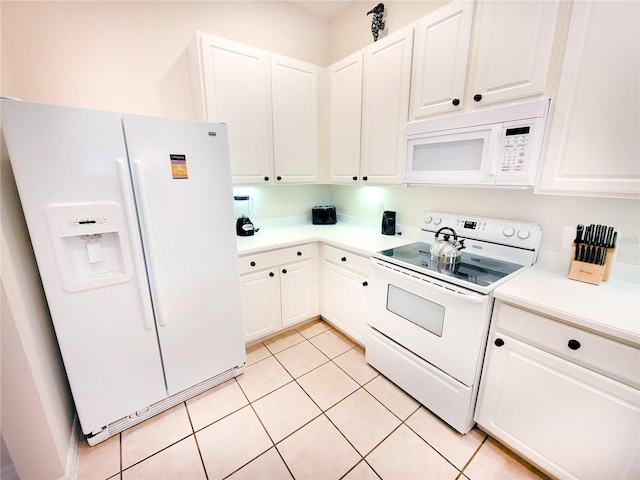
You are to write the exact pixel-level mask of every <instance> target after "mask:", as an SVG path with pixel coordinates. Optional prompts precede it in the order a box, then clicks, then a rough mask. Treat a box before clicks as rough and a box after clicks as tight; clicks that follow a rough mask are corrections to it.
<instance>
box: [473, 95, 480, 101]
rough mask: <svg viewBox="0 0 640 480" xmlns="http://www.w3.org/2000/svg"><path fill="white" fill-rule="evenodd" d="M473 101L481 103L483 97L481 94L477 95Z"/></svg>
mask: <svg viewBox="0 0 640 480" xmlns="http://www.w3.org/2000/svg"><path fill="white" fill-rule="evenodd" d="M473 99H474V100H475V101H476V102H479V101H480V100H482V95H480V94H479V93H476V94H475V95H474V96H473Z"/></svg>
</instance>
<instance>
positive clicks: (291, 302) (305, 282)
mask: <svg viewBox="0 0 640 480" xmlns="http://www.w3.org/2000/svg"><path fill="white" fill-rule="evenodd" d="M280 284H281V297H282V326H283V327H286V326H287V325H291V324H294V323H297V322H301V321H303V320H308V319H309V318H311V317H315V316H317V315H318V313H319V301H318V298H319V295H318V276H317V267H314V262H313V261H312V260H307V261H304V262H296V263H291V264H288V265H284V266H282V267H280Z"/></svg>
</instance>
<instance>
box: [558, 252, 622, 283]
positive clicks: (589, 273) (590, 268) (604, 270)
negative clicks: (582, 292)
mask: <svg viewBox="0 0 640 480" xmlns="http://www.w3.org/2000/svg"><path fill="white" fill-rule="evenodd" d="M575 253H576V244H575V242H574V243H573V244H572V245H571V263H570V264H569V275H568V277H569V278H570V279H571V280H578V281H579V282H585V283H591V284H593V285H600V282H606V281H607V280H609V273H610V272H611V267H612V265H613V262H614V260H615V256H616V249H615V248H607V257H606V259H605V262H604V265H596V264H595V263H588V262H581V261H579V260H574V258H575V256H576V255H575Z"/></svg>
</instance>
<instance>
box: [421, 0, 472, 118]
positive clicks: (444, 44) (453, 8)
mask: <svg viewBox="0 0 640 480" xmlns="http://www.w3.org/2000/svg"><path fill="white" fill-rule="evenodd" d="M472 20H473V2H470V1H455V2H452V3H450V4H448V5H446V6H444V7H442V8H440V9H438V10H436V11H435V12H434V13H432V14H430V15H427V16H426V17H424V18H423V19H422V20H420V21H419V22H418V23H417V24H416V35H415V47H414V53H413V74H412V82H411V109H412V114H413V116H414V117H415V118H420V117H428V116H431V115H437V114H444V113H449V112H455V111H457V110H461V109H462V107H463V106H464V103H463V99H464V89H465V84H466V83H465V79H466V75H467V59H468V56H469V42H470V39H471V23H472Z"/></svg>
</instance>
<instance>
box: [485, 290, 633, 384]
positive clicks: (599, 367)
mask: <svg viewBox="0 0 640 480" xmlns="http://www.w3.org/2000/svg"><path fill="white" fill-rule="evenodd" d="M494 318H495V319H496V321H497V324H496V330H497V331H496V336H499V334H500V333H499V332H504V333H509V334H511V335H513V336H515V337H517V338H521V339H523V340H524V341H525V342H526V343H529V344H532V345H536V346H538V347H539V348H541V349H542V350H545V351H547V352H549V353H552V354H555V355H558V356H559V357H562V358H566V359H568V360H570V361H573V362H574V363H577V364H579V365H582V366H584V367H586V368H589V369H592V370H594V371H597V372H599V373H601V374H603V375H605V376H607V377H611V378H615V379H618V380H620V381H622V382H624V383H626V384H628V385H632V386H635V387H638V386H640V350H639V349H637V348H633V347H630V346H628V345H624V344H622V343H619V342H616V341H614V340H610V339H608V338H604V337H601V336H599V335H595V334H593V333H590V332H586V331H584V330H580V329H579V328H575V327H572V326H569V325H566V324H564V323H560V322H557V321H554V320H552V319H549V318H546V317H543V316H540V315H536V314H535V313H532V312H528V311H526V310H521V309H519V308H516V307H513V306H511V305H509V304H506V303H502V302H500V301H497V302H496V310H495V317H494Z"/></svg>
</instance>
